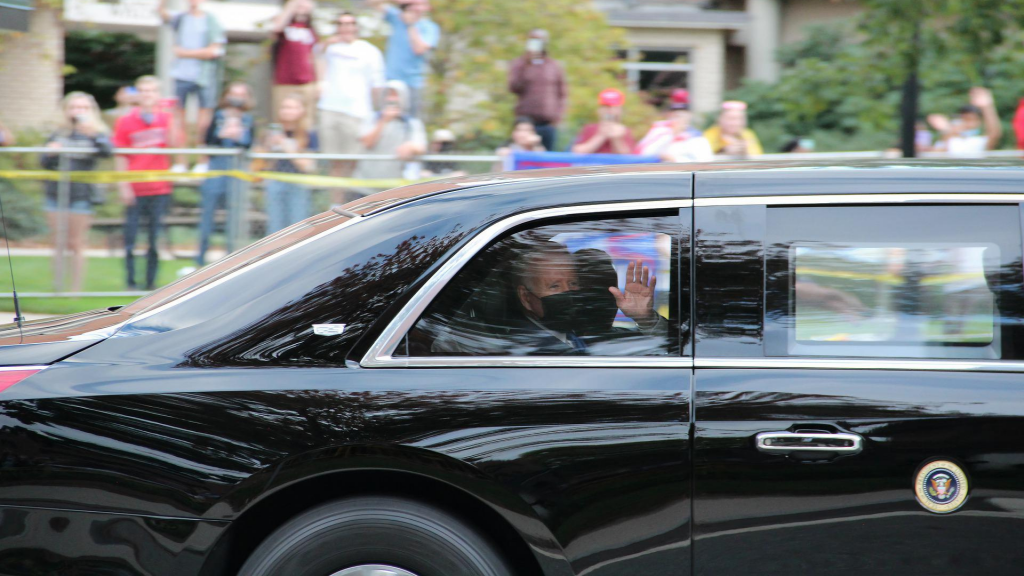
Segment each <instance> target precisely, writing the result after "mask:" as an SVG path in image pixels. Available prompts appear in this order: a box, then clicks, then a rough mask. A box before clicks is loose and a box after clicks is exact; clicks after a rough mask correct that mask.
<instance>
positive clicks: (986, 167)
mask: <svg viewBox="0 0 1024 576" xmlns="http://www.w3.org/2000/svg"><path fill="white" fill-rule="evenodd" d="M658 173H662V174H664V173H688V174H694V175H695V176H696V181H697V183H698V184H697V187H696V188H697V190H696V196H697V197H699V198H714V197H722V196H762V195H794V194H801V195H802V194H850V193H897V192H898V193H908V194H912V193H924V192H932V193H942V192H950V193H952V192H957V193H969V192H988V193H998V192H1004V193H1022V192H1024V188H1022V185H1024V162H1022V161H1021V160H1018V159H989V160H951V159H941V160H939V159H924V160H922V159H904V158H897V159H877V160H876V159H866V160H846V161H841V162H836V161H828V160H804V159H796V160H743V161H723V162H713V163H690V164H622V165H615V166H584V167H567V168H548V169H543V170H520V171H516V172H499V173H494V174H483V175H476V176H462V177H458V178H444V179H439V180H430V181H427V182H420V183H416V184H410V185H408V186H402V187H399V188H394V189H391V190H386V191H383V192H378V193H376V194H371V195H369V196H366V197H364V198H360V199H358V200H355V201H353V202H350V203H349V204H346V205H345V206H343V207H341V208H340V209H339V210H338V213H340V214H343V215H346V216H353V217H354V216H369V215H371V214H375V213H377V212H380V211H382V210H386V209H390V208H394V207H397V206H400V205H402V204H406V203H409V202H411V201H413V200H418V199H421V198H426V197H429V196H434V195H437V194H444V193H446V192H451V191H455V190H464V189H467V188H476V187H482V186H495V185H500V184H503V183H510V182H524V181H531V180H532V181H538V182H539V181H545V180H556V179H563V178H580V177H600V176H616V175H617V176H621V175H627V174H658ZM825 183H827V184H828V186H827V188H826V187H823V186H822V185H823V184H825ZM866 186H867V187H866Z"/></svg>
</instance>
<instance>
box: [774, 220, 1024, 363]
mask: <svg viewBox="0 0 1024 576" xmlns="http://www.w3.org/2000/svg"><path fill="white" fill-rule="evenodd" d="M768 237H769V240H770V248H769V256H768V258H769V259H768V281H767V287H768V293H767V303H768V306H767V310H766V328H767V329H766V341H765V345H766V349H767V351H768V353H769V355H791V356H792V355H796V356H801V355H811V356H884V357H909V358H978V359H999V358H1003V357H1005V352H1006V349H1007V341H1006V338H1004V335H1003V327H1004V325H1008V324H1013V322H1011V321H1010V320H1011V319H1012V316H1013V314H1014V313H1015V307H1013V306H1010V302H1011V300H1015V299H1016V297H1013V296H1011V295H1010V293H1011V292H1016V291H1018V290H1019V288H1020V284H1021V272H1020V251H1021V249H1020V224H1019V216H1018V214H1017V210H1016V208H1015V207H1012V208H1011V207H1001V206H928V207H909V206H887V207H832V208H780V209H775V208H772V209H769V210H768ZM1004 296H1005V297H1004Z"/></svg>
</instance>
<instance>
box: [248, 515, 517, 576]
mask: <svg viewBox="0 0 1024 576" xmlns="http://www.w3.org/2000/svg"><path fill="white" fill-rule="evenodd" d="M374 565H384V566H393V567H395V568H399V569H401V570H404V571H406V572H408V573H411V574H413V575H414V576H512V574H513V573H512V570H511V569H509V567H508V564H507V563H506V562H505V561H504V560H503V559H502V557H501V554H500V553H499V552H498V550H497V548H496V547H495V546H494V545H493V544H492V543H491V542H490V541H489V540H488V539H487V538H486V537H484V536H482V535H480V534H479V533H477V532H476V531H475V530H474V529H473V528H471V527H470V526H469V525H468V524H466V523H465V522H464V521H462V520H460V519H459V518H457V517H455V516H452V515H451V514H449V513H447V512H445V511H443V510H440V509H437V508H434V507H432V506H429V505H426V504H422V503H420V502H417V501H415V500H410V499H407V498H399V497H391V496H356V497H351V498H345V499H342V500H336V501H334V502H330V503H328V504H324V505H322V506H318V507H316V508H313V509H311V510H307V511H306V512H303V513H302V514H300V515H298V516H296V517H295V518H292V519H291V520H289V521H288V522H286V523H285V524H284V525H282V526H281V527H280V528H278V529H277V530H275V531H274V532H273V533H272V534H271V535H270V536H268V537H267V539H266V540H264V541H263V542H262V543H261V544H260V545H259V547H257V548H256V551H255V552H253V553H252V556H250V557H249V559H248V560H247V561H246V562H245V565H244V566H242V570H241V571H240V572H239V576H272V575H276V576H280V575H282V574H287V575H289V576H332V575H334V574H336V573H338V572H342V571H344V570H347V569H351V568H355V567H360V566H362V567H371V566H374ZM352 572H354V573H359V571H358V570H353V571H352ZM400 573H401V572H399V574H400Z"/></svg>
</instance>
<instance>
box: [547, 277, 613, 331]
mask: <svg viewBox="0 0 1024 576" xmlns="http://www.w3.org/2000/svg"><path fill="white" fill-rule="evenodd" d="M576 294H577V295H576V303H577V305H578V311H577V313H576V316H577V318H576V335H577V336H601V335H606V334H608V332H609V331H610V330H611V329H612V322H614V321H615V314H616V313H617V312H618V311H619V306H618V304H616V303H615V296H613V295H612V293H611V292H609V291H608V288H605V287H600V286H599V287H594V288H583V289H580V290H578V291H577V292H576ZM544 310H545V312H547V308H545V309H544Z"/></svg>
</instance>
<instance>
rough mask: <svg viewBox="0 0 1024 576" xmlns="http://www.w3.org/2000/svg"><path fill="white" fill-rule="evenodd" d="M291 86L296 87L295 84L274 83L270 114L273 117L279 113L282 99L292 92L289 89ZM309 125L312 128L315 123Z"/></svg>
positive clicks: (271, 91) (271, 88)
mask: <svg viewBox="0 0 1024 576" xmlns="http://www.w3.org/2000/svg"><path fill="white" fill-rule="evenodd" d="M291 88H294V86H289V85H287V84H274V85H273V86H271V87H270V115H271V116H272V117H273V116H274V114H276V113H277V110H278V108H280V107H281V100H284V97H285V96H287V95H288V94H289V93H290V92H289V91H288V90H289V89H291ZM309 127H310V128H312V127H313V124H309Z"/></svg>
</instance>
